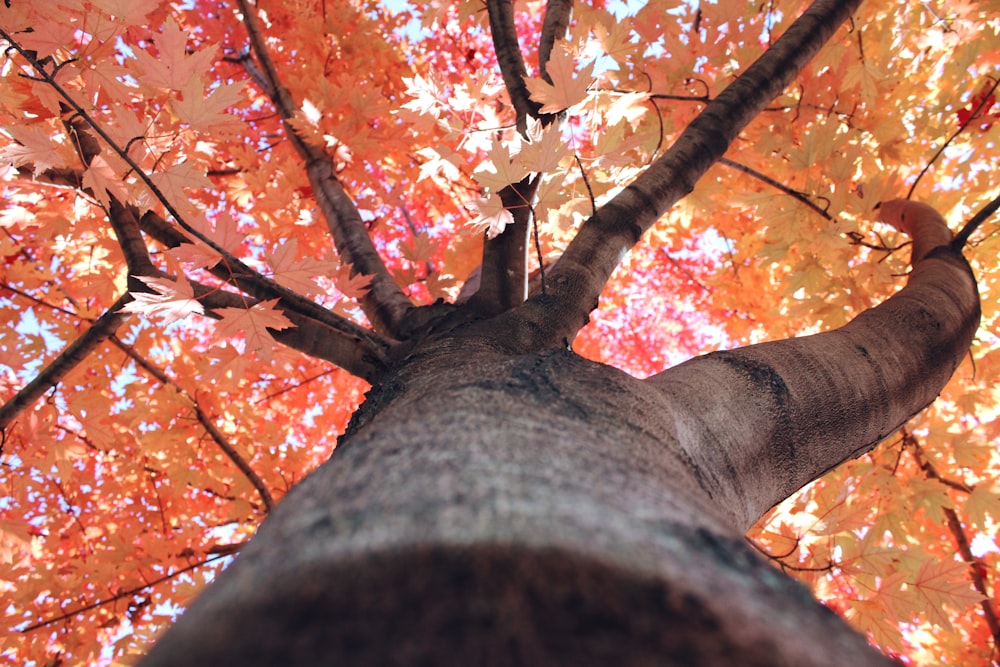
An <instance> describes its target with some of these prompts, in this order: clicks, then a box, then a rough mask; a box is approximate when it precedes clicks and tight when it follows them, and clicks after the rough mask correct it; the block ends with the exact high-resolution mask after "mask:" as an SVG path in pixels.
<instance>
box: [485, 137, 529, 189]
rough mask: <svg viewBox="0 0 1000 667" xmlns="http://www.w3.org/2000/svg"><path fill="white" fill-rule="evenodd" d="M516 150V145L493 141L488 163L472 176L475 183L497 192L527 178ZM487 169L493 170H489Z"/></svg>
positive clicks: (524, 167) (525, 170)
mask: <svg viewBox="0 0 1000 667" xmlns="http://www.w3.org/2000/svg"><path fill="white" fill-rule="evenodd" d="M512 148H513V150H512ZM518 148H519V146H518V145H514V146H512V145H510V144H507V143H505V142H502V141H499V140H496V139H494V140H493V147H492V149H491V150H490V153H489V156H490V161H489V162H488V163H486V164H484V165H483V166H482V167H480V168H479V169H477V170H476V172H475V174H473V176H474V177H475V179H476V182H477V183H479V184H480V185H481V186H483V187H484V188H487V189H489V190H492V191H493V192H498V191H500V190H502V189H503V188H505V187H507V186H508V185H512V184H514V183H517V182H519V181H520V180H521V179H522V178H524V177H525V176H527V175H528V168H527V167H526V166H525V165H524V163H523V162H521V161H520V160H518V159H517V149H518ZM487 167H492V168H493V169H492V170H489V169H487Z"/></svg>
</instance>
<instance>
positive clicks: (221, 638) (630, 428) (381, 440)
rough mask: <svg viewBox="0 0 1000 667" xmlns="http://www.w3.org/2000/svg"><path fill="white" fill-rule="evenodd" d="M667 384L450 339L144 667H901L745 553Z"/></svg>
mask: <svg viewBox="0 0 1000 667" xmlns="http://www.w3.org/2000/svg"><path fill="white" fill-rule="evenodd" d="M670 414H671V406H670V405H669V404H668V400H667V399H666V398H665V397H664V395H663V394H662V393H661V392H659V391H658V390H656V389H655V388H654V387H653V386H652V385H650V384H649V383H645V382H642V381H639V380H636V379H634V378H632V377H630V376H628V375H626V374H624V373H622V372H620V371H617V370H615V369H613V368H610V367H607V366H603V365H600V364H596V363H592V362H589V361H586V360H584V359H582V358H580V357H578V356H576V355H574V354H573V353H572V352H570V351H567V350H556V351H549V352H542V353H535V354H528V355H522V356H515V355H510V354H508V353H505V352H502V351H497V350H496V349H495V347H494V346H492V345H491V344H490V343H489V342H488V341H485V340H482V339H472V338H464V339H463V338H451V339H447V340H444V341H440V342H438V343H436V344H435V345H433V346H430V347H428V348H424V349H422V350H421V351H420V352H419V353H418V354H416V355H414V356H411V357H410V358H409V359H407V360H406V361H405V362H404V363H402V364H401V365H400V366H399V368H398V370H397V371H396V372H395V373H394V374H393V376H392V377H391V378H390V379H389V380H387V381H386V382H383V383H382V384H381V385H380V386H379V387H378V388H376V389H374V390H373V391H372V392H371V394H370V396H369V398H368V401H367V403H366V405H365V407H364V408H363V409H362V411H361V413H360V414H359V416H358V417H357V418H356V420H355V424H354V425H353V426H352V428H351V429H350V432H349V434H348V435H347V436H346V437H345V438H344V439H343V442H342V444H341V445H340V446H339V447H338V449H337V450H336V453H335V455H334V456H333V457H332V459H331V460H330V461H329V463H327V464H326V465H325V466H323V467H321V468H320V469H319V470H318V471H317V472H316V473H314V474H313V475H311V476H310V477H309V478H308V479H307V480H305V481H304V482H303V483H302V484H300V485H299V486H298V487H296V488H295V489H294V490H293V491H292V492H291V493H290V494H289V496H288V497H287V498H286V499H285V500H284V501H283V502H282V503H281V504H280V506H279V507H278V509H277V510H276V511H275V512H274V513H273V515H272V516H271V517H269V519H268V521H267V522H266V523H265V525H264V526H263V527H262V528H261V530H260V532H259V534H258V536H257V537H256V538H254V540H253V541H252V543H251V544H250V545H249V546H248V547H247V548H246V549H245V551H244V552H243V553H241V554H240V556H239V559H238V562H237V564H236V565H235V566H234V567H232V568H231V569H230V570H228V571H226V572H224V573H223V574H222V575H221V576H220V577H219V580H218V582H217V583H216V584H214V585H213V587H212V589H211V591H210V594H207V595H205V596H203V597H202V598H201V599H200V600H199V601H198V602H197V603H196V604H195V605H194V606H193V607H192V608H191V609H190V610H189V611H188V612H186V613H185V614H184V615H183V616H182V617H181V619H180V620H179V622H178V624H177V625H176V627H175V628H174V629H173V630H172V631H171V632H169V633H167V635H166V636H165V637H164V638H163V640H161V641H160V643H159V644H157V645H156V646H155V647H154V649H153V651H152V652H151V654H150V655H149V657H148V660H147V661H146V662H145V663H144V664H146V665H161V664H162V665H168V664H206V665H207V664H213V665H218V664H233V665H277V664H281V665H292V664H295V665H299V664H302V665H305V664H326V663H329V664H357V665H383V664H386V665H388V664H427V665H437V664H455V665H477V664H482V665H490V664H497V665H500V664H539V665H560V664H563V665H589V664H594V665H599V664H619V665H624V664H629V665H642V664H650V665H653V664H655V665H685V666H691V665H733V664H740V665H769V666H773V665H796V666H801V665H834V664H850V665H884V664H891V663H890V662H889V661H888V660H886V659H885V658H883V657H881V656H879V655H877V654H876V653H875V652H874V651H872V650H871V649H870V648H868V647H867V645H866V644H865V641H864V639H863V638H861V637H859V636H858V635H856V634H855V633H854V632H852V631H851V630H850V629H849V628H848V627H847V626H846V625H845V624H844V623H843V622H842V621H841V620H840V619H838V618H837V617H836V616H835V615H834V614H833V613H832V612H830V611H829V610H827V609H825V608H824V607H822V606H820V605H819V604H817V603H816V602H815V601H813V600H812V598H811V597H810V595H809V593H808V592H807V591H806V590H805V589H804V588H802V587H801V586H799V585H798V584H796V583H794V582H792V581H791V580H789V579H788V578H787V577H785V576H784V575H782V574H780V573H779V572H778V571H777V570H775V569H774V568H773V567H771V566H770V565H768V564H767V563H766V562H764V561H763V559H762V558H760V557H759V556H758V555H757V554H756V553H754V552H753V551H752V549H751V548H749V547H748V546H747V544H746V543H745V541H744V539H743V537H742V535H741V534H740V533H739V531H738V530H736V529H734V528H733V527H732V526H731V521H730V519H729V517H728V513H727V512H725V511H720V508H718V507H717V505H716V504H715V503H714V502H713V501H712V500H711V498H709V496H708V494H707V493H706V492H705V491H704V489H703V487H702V485H701V484H700V483H699V482H698V480H696V479H695V477H694V474H693V473H692V472H691V466H690V465H689V461H687V460H686V457H687V456H688V454H687V453H686V452H684V451H683V450H682V449H681V448H680V447H678V445H677V442H676V439H675V438H674V435H673V430H674V428H675V426H674V423H673V421H672V420H671V419H667V418H666V417H668V416H669V415H670Z"/></svg>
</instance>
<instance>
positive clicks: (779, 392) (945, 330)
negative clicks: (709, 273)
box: [648, 200, 980, 530]
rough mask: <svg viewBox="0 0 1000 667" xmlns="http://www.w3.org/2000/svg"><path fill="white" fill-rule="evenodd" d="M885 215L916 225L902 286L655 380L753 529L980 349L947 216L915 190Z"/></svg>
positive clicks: (701, 471)
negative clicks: (819, 330)
mask: <svg viewBox="0 0 1000 667" xmlns="http://www.w3.org/2000/svg"><path fill="white" fill-rule="evenodd" d="M882 215H883V219H885V220H886V221H888V222H892V223H893V224H896V225H897V226H898V227H899V228H900V229H902V230H903V231H906V232H907V233H910V234H911V235H913V236H914V253H915V254H914V257H915V258H916V264H915V265H914V268H913V271H912V272H911V274H910V278H909V280H908V283H907V285H906V287H904V288H903V289H902V290H901V291H900V292H899V293H898V294H896V295H895V296H893V297H891V298H890V299H888V300H887V301H885V302H884V303H882V304H881V305H879V306H877V307H875V308H872V309H870V310H867V311H865V312H863V313H861V315H859V316H858V317H857V318H855V319H854V320H853V321H851V322H850V323H848V324H847V325H846V326H843V327H841V328H840V329H836V330H834V331H830V332H827V333H823V334H819V335H816V336H807V337H804V338H792V339H788V340H782V341H777V342H771V343H764V344H762V345H754V346H751V347H745V348H740V349H738V350H732V351H727V352H715V353H712V354H708V355H705V356H702V357H698V358H697V359H693V360H691V361H689V362H687V363H684V364H681V365H680V366H677V367H675V368H672V369H669V370H667V371H665V372H663V373H660V374H659V375H656V376H653V377H652V378H650V379H649V380H648V382H649V383H650V384H651V385H653V386H656V387H657V388H659V389H660V390H661V391H662V392H664V394H665V395H666V396H668V397H669V400H670V401H671V403H672V404H673V405H674V406H675V410H674V412H673V414H672V415H671V417H670V418H671V419H673V420H674V421H675V422H676V428H677V433H678V436H679V439H680V440H681V443H682V446H683V447H684V448H685V450H686V455H687V457H688V460H689V461H690V465H691V466H692V467H693V468H695V469H696V471H697V475H698V478H699V481H700V483H701V484H702V486H703V487H704V488H705V490H706V491H708V492H709V493H710V494H711V495H712V496H713V498H715V499H716V501H717V502H718V503H719V504H720V506H722V507H724V508H726V509H727V510H728V511H729V512H730V513H731V514H732V519H733V523H734V526H736V527H737V528H739V529H741V530H744V529H746V528H747V527H749V526H750V524H752V523H753V521H755V520H756V519H757V518H758V517H759V516H760V515H761V514H763V513H764V512H765V511H767V510H768V509H769V508H770V507H772V506H773V505H774V504H775V503H778V502H780V501H781V500H783V499H784V498H786V497H787V496H788V495H790V494H791V493H793V492H795V491H796V490H797V489H799V488H801V487H802V486H803V485H805V484H806V483H808V482H809V481H811V480H813V479H816V478H817V477H819V476H820V475H822V474H823V473H825V472H827V471H828V470H830V469H831V468H833V467H835V466H837V465H839V464H840V463H842V462H843V461H845V460H847V459H849V458H852V457H857V456H860V455H861V454H863V453H865V452H868V451H869V450H871V448H872V447H874V446H875V445H876V444H877V443H878V442H879V441H881V440H882V439H884V438H886V437H888V436H889V435H891V434H892V433H893V432H894V431H895V430H896V429H898V428H899V427H900V426H901V425H902V424H903V423H905V422H906V420H908V419H909V418H910V417H912V416H913V415H915V414H916V413H917V412H919V411H920V410H922V409H923V408H924V407H926V406H927V405H928V404H930V403H931V402H932V401H933V400H934V399H935V398H936V397H937V395H938V393H939V392H940V391H941V389H942V387H944V385H945V383H946V382H947V381H948V379H949V378H950V377H951V375H952V373H953V372H954V370H955V368H956V367H957V366H958V364H959V363H960V362H961V360H962V358H963V357H964V356H965V354H966V353H967V352H968V349H969V344H970V342H971V341H972V336H973V334H974V333H975V331H976V328H977V327H978V325H979V317H980V311H979V296H978V293H977V290H976V283H975V279H974V278H973V276H972V271H971V270H970V269H969V265H968V263H967V262H966V261H965V259H964V258H963V257H962V256H961V254H960V253H958V252H955V251H954V250H952V249H951V248H950V247H949V246H948V244H949V242H950V236H951V235H950V233H949V232H948V229H947V226H946V225H945V223H944V220H943V219H941V217H940V216H939V215H938V214H937V213H936V212H935V211H934V210H933V209H932V208H930V207H929V206H926V205H923V204H918V203H916V202H909V201H904V200H897V201H894V202H889V203H887V204H885V205H883V207H882Z"/></svg>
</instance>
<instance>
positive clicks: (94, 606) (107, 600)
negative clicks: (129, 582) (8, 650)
mask: <svg viewBox="0 0 1000 667" xmlns="http://www.w3.org/2000/svg"><path fill="white" fill-rule="evenodd" d="M228 556H229V554H227V553H219V554H216V555H213V556H212V557H210V558H206V559H204V560H201V561H198V562H197V563H191V564H190V565H187V566H185V567H182V568H181V569H179V570H175V571H173V572H171V573H169V574H165V575H163V576H162V577H159V578H157V579H153V580H152V581H148V582H146V583H145V584H143V585H141V586H136V587H135V588H130V589H128V590H126V591H122V592H121V593H118V594H117V595H113V596H111V597H109V598H104V599H103V600H98V601H97V602H92V603H90V604H88V605H84V606H83V607H80V608H79V609H74V610H73V611H67V612H66V613H63V614H60V615H58V616H54V617H52V618H48V619H45V620H44V621H39V622H38V623H33V624H31V625H29V626H28V627H26V628H24V629H22V630H21V631H20V632H21V634H26V633H28V632H33V631H34V630H39V629H41V628H44V627H47V626H50V625H53V624H55V623H58V622H60V621H65V620H66V619H69V618H73V617H74V616H79V615H80V614H83V613H86V612H88V611H91V610H92V609H97V608H98V607H103V606H104V605H106V604H111V603H112V602H117V601H118V600H123V599H125V598H128V597H131V596H133V595H135V594H136V593H139V592H142V591H144V590H146V589H148V588H152V587H154V586H157V585H159V584H162V583H164V582H166V581H170V580H171V579H173V578H174V577H179V576H180V575H182V574H184V573H185V572H190V571H191V570H193V569H195V568H198V567H201V566H202V565H208V564H209V563H214V562H215V561H217V560H222V559H223V558H227V557H228Z"/></svg>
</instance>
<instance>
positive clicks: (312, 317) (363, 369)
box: [22, 166, 391, 382]
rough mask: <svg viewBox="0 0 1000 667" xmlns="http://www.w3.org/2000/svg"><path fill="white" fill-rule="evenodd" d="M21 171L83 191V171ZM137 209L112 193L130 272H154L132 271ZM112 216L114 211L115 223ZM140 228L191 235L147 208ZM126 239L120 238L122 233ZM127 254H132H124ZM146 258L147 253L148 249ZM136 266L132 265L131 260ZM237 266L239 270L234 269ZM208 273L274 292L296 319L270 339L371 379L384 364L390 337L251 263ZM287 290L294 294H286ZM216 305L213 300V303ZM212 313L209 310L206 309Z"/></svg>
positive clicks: (169, 241) (222, 299) (204, 296)
mask: <svg viewBox="0 0 1000 667" xmlns="http://www.w3.org/2000/svg"><path fill="white" fill-rule="evenodd" d="M22 169H23V171H24V172H25V173H26V174H31V175H32V177H33V178H34V179H35V180H36V181H42V182H47V183H52V184H54V185H59V186H66V187H71V188H76V189H80V190H84V191H86V190H85V189H84V188H83V186H82V180H81V178H82V174H81V172H80V171H79V170H76V169H47V170H45V171H44V172H40V173H36V172H34V171H33V170H32V169H31V168H30V166H27V167H22ZM137 214H138V209H136V208H135V207H134V206H131V205H122V204H120V203H119V202H117V201H116V200H114V199H112V207H111V216H112V218H113V219H112V223H113V225H115V230H116V233H118V234H119V242H120V243H122V244H123V251H125V245H128V246H129V247H130V250H128V251H126V254H125V256H126V261H127V262H129V272H130V273H131V274H133V275H159V274H160V272H159V270H158V269H156V268H155V267H153V266H152V265H150V267H147V269H148V270H145V271H139V272H137V271H136V270H135V269H136V268H141V266H144V265H145V264H144V261H143V260H142V258H141V255H142V253H143V250H142V249H141V248H140V247H139V246H138V243H140V242H141V238H138V239H137V238H136V237H135V230H134V229H132V228H131V220H132V219H134V218H135V216H136V215H137ZM114 216H118V218H117V224H116V223H115V219H114ZM138 224H139V226H140V228H141V229H142V231H144V232H146V233H147V234H149V235H150V236H151V237H153V238H154V239H155V240H156V241H158V242H159V243H161V244H162V245H164V246H166V247H167V248H176V247H177V246H179V245H181V244H182V243H190V242H191V239H189V238H188V237H186V236H185V235H184V234H183V233H181V232H180V231H179V230H178V229H177V228H176V227H174V226H173V225H171V224H170V223H169V222H167V221H166V220H165V219H164V218H163V217H161V216H160V215H158V214H156V213H154V212H153V211H147V212H146V214H145V215H143V216H142V218H141V219H140V220H139V222H138ZM123 238H124V239H126V240H124V241H123V240H122V239H123ZM130 255H132V257H133V259H132V260H131V261H130V260H129V259H128V258H129V256H130ZM147 258H148V254H147ZM133 263H135V264H136V265H137V266H136V267H135V268H133V266H132V264H133ZM234 269H241V270H234ZM209 272H210V273H212V275H214V276H216V277H217V278H219V279H220V280H223V281H225V282H228V283H230V284H232V285H233V286H235V287H237V288H239V289H240V290H242V291H243V292H244V293H246V294H248V295H250V296H252V297H254V298H255V299H259V300H267V299H274V298H277V299H278V300H279V301H278V308H279V309H280V310H281V311H282V313H283V314H284V315H285V316H286V317H288V319H289V320H291V321H292V323H293V324H295V325H296V327H295V328H292V329H285V330H282V331H276V332H272V333H273V335H274V338H275V340H277V341H278V342H280V343H282V344H283V345H288V346H289V347H291V348H293V349H296V350H299V351H300V352H303V353H305V354H309V355H311V356H314V357H316V358H318V359H323V360H325V361H329V362H330V363H333V364H336V365H337V366H339V367H341V368H343V369H344V370H346V371H348V372H349V373H352V374H354V375H357V376H358V377H361V378H364V379H365V380H367V381H369V382H372V381H374V379H375V377H376V376H377V375H378V373H380V372H381V370H382V369H383V368H384V365H385V361H386V359H387V354H388V351H389V348H390V345H391V342H390V341H388V340H386V339H385V338H383V337H382V336H380V335H379V334H376V333H375V332H373V331H370V330H368V329H366V328H364V327H362V326H360V325H358V324H355V323H354V322H351V321H350V320H348V319H346V318H343V317H341V316H340V315H337V314H335V313H332V312H330V311H329V310H327V309H326V308H323V307H322V306H320V305H319V304H317V303H314V302H313V301H310V300H309V299H306V298H304V297H302V296H300V295H298V294H295V293H294V292H291V291H290V290H287V289H284V288H282V291H278V290H275V289H273V287H274V285H275V283H274V282H273V281H272V280H270V279H268V278H266V277H265V276H262V275H260V274H259V273H258V272H256V271H254V270H253V269H251V268H250V267H248V266H246V265H244V264H242V263H240V264H239V266H238V267H232V266H231V265H228V264H227V263H226V262H225V261H222V262H219V263H218V264H216V265H215V266H214V267H211V268H210V269H209ZM191 284H192V287H194V291H195V296H196V297H197V298H198V299H199V301H201V302H202V303H203V304H204V305H205V306H206V307H207V308H213V307H231V308H246V307H247V306H248V305H253V304H252V303H250V304H248V303H247V302H246V301H245V300H244V299H241V298H240V297H238V296H237V295H235V294H231V293H229V292H224V291H220V290H218V289H215V288H210V287H207V286H205V285H200V284H198V283H196V282H194V281H192V283H191ZM129 287H130V289H132V288H135V289H146V287H145V285H138V286H136V285H133V283H132V282H130V283H129ZM288 294H292V295H294V297H296V298H294V299H289V298H287V296H288ZM213 302H214V303H216V304H217V305H212V303H213ZM208 315H209V316H210V317H211V316H212V315H211V313H208Z"/></svg>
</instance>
